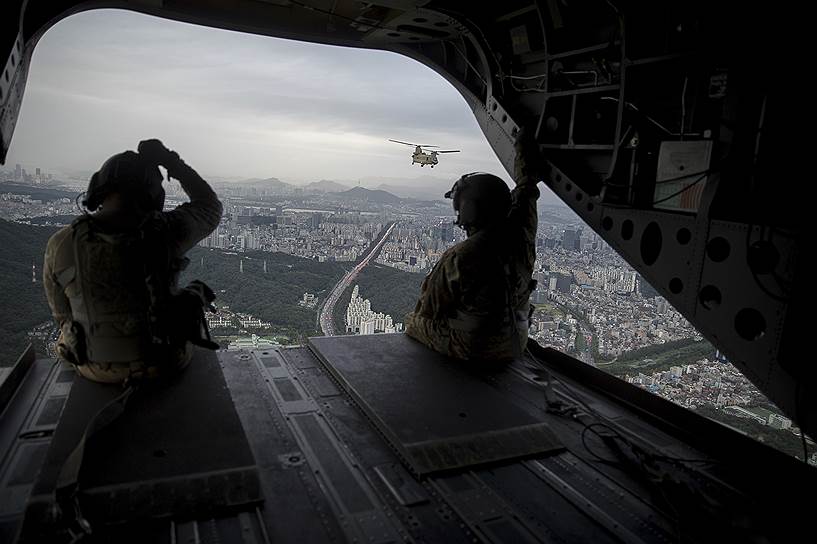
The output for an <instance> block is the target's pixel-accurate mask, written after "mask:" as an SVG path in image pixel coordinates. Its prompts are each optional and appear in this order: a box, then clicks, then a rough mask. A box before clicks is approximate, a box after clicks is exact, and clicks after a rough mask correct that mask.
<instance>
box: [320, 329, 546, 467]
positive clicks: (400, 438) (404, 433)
mask: <svg viewBox="0 0 817 544" xmlns="http://www.w3.org/2000/svg"><path fill="white" fill-rule="evenodd" d="M310 344H311V346H312V348H313V350H314V351H315V353H316V354H317V355H318V357H319V358H320V359H321V360H322V361H323V362H324V364H325V366H326V368H327V369H328V370H329V371H330V372H331V373H332V375H333V376H334V377H335V378H336V379H337V380H338V381H339V383H340V384H341V386H342V387H343V388H344V389H345V390H346V391H347V392H348V393H349V395H351V397H352V398H353V399H354V400H355V402H357V403H358V405H359V406H360V408H361V409H362V410H363V411H364V412H365V413H366V414H367V415H368V417H369V418H370V419H371V421H372V422H373V423H374V425H375V426H376V427H377V428H378V430H379V431H380V432H381V433H382V434H383V435H384V436H385V437H386V439H387V440H388V441H389V442H390V443H391V445H392V447H394V448H395V449H396V450H397V451H398V452H400V455H401V456H402V457H403V459H404V461H405V462H406V463H407V464H408V465H409V467H410V468H411V470H412V471H413V472H414V473H415V474H418V475H423V474H429V473H432V472H437V471H443V470H450V469H457V468H465V467H469V466H473V465H479V464H483V463H488V462H494V461H505V460H510V459H515V458H519V457H526V456H531V455H537V454H543V453H546V452H550V451H556V450H560V449H562V447H561V442H560V441H559V440H558V438H556V436H555V435H554V434H553V432H552V431H551V430H550V428H549V426H548V425H547V424H546V423H541V422H540V421H537V420H536V419H535V418H534V417H533V416H531V415H530V414H528V413H527V412H525V411H523V410H522V409H520V408H519V407H517V406H516V405H515V404H514V403H513V401H512V400H511V398H510V397H508V396H507V395H505V394H503V392H502V391H501V390H500V389H499V388H498V387H496V386H495V385H492V384H491V383H490V382H489V381H486V379H485V378H486V377H488V379H490V374H491V369H490V368H487V369H486V368H482V367H479V368H476V369H475V368H474V364H473V363H471V364H470V365H469V364H465V363H461V362H457V361H454V360H452V359H449V358H447V357H445V356H443V355H440V354H437V353H434V352H431V351H430V350H428V348H426V347H425V346H423V345H421V344H420V343H418V342H416V341H414V340H412V339H411V338H409V337H408V336H406V335H404V334H399V333H395V334H384V335H377V336H374V335H361V336H344V337H340V338H329V337H320V338H311V339H310ZM373 354H376V356H372V355H373ZM386 377H388V378H387V379H384V378H386ZM452 392H453V394H452Z"/></svg>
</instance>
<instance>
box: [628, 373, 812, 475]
mask: <svg viewBox="0 0 817 544" xmlns="http://www.w3.org/2000/svg"><path fill="white" fill-rule="evenodd" d="M624 379H625V380H626V381H627V382H629V383H632V384H634V385H637V386H639V387H641V388H642V389H646V390H648V391H650V392H651V393H654V394H656V395H659V396H661V397H663V398H665V399H667V400H671V401H672V402H675V403H676V404H680V405H681V406H684V407H686V408H690V409H696V408H698V407H702V406H710V407H713V408H715V409H717V410H722V411H723V412H724V413H726V414H730V415H733V416H736V417H740V418H743V419H749V420H752V421H755V422H756V423H759V424H760V425H766V426H768V427H770V428H772V429H778V430H785V431H790V432H791V433H792V434H793V435H795V436H794V437H792V439H793V440H796V441H799V440H800V429H798V428H797V427H795V426H794V425H793V422H792V420H791V419H789V418H787V417H786V416H784V415H782V414H780V413H779V412H777V411H773V410H770V409H769V408H764V406H769V407H771V405H770V404H769V402H768V400H767V399H766V397H764V396H763V394H762V393H760V391H758V390H757V389H756V388H755V387H754V385H752V383H751V382H749V380H748V379H746V377H745V376H744V375H743V374H741V373H740V372H738V370H737V369H736V368H735V367H734V366H733V365H731V364H729V363H728V362H726V361H721V360H717V359H716V360H710V359H701V360H700V361H698V362H697V363H695V364H690V365H684V366H673V367H670V369H669V370H663V371H660V372H655V373H652V374H642V373H637V374H634V375H628V376H625V377H624ZM809 463H810V464H814V465H817V454H813V455H811V457H810V458H809Z"/></svg>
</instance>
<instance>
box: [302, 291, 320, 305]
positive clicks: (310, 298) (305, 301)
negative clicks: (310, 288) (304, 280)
mask: <svg viewBox="0 0 817 544" xmlns="http://www.w3.org/2000/svg"><path fill="white" fill-rule="evenodd" d="M317 305H318V297H316V296H315V294H314V293H304V296H303V298H302V299H301V300H299V301H298V306H303V307H304V308H314V307H315V306H317Z"/></svg>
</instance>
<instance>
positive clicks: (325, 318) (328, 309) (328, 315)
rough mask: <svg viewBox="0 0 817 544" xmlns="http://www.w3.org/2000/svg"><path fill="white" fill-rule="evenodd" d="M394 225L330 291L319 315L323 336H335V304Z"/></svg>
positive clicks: (380, 245)
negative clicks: (333, 316)
mask: <svg viewBox="0 0 817 544" xmlns="http://www.w3.org/2000/svg"><path fill="white" fill-rule="evenodd" d="M395 225H396V223H392V224H391V225H390V226H389V228H387V229H386V232H385V233H384V234H383V236H382V237H381V238H380V240H378V241H377V244H375V246H374V247H373V248H372V249H371V251H369V253H367V254H366V256H365V257H363V259H362V260H361V261H360V262H359V263H358V264H357V265H355V267H354V268H353V269H352V270H350V271H349V272H347V273H346V274H345V275H344V276H343V277H342V278H341V279H340V281H338V283H336V284H335V287H334V288H333V289H332V292H331V293H329V296H328V297H327V298H326V302H325V303H324V304H323V307H322V308H321V311H320V313H319V314H318V315H319V318H318V319H319V322H320V326H321V331H322V332H323V334H324V336H335V334H336V332H335V322H334V320H333V319H332V314H333V313H334V311H335V304H337V302H338V299H339V298H340V296H341V295H342V294H343V292H344V291H345V290H346V288H347V287H349V285H350V284H351V283H352V282H353V281H355V278H357V275H358V274H360V271H361V270H363V269H364V268H366V265H368V264H369V261H370V260H371V259H372V258H373V257H374V256H376V255H377V253H378V252H379V251H380V248H381V247H383V244H384V243H385V242H386V239H388V237H389V235H390V234H391V231H392V230H393V229H394V226H395Z"/></svg>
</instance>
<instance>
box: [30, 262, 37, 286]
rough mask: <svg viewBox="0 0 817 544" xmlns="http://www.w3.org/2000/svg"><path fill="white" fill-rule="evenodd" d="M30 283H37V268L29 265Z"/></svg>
mask: <svg viewBox="0 0 817 544" xmlns="http://www.w3.org/2000/svg"><path fill="white" fill-rule="evenodd" d="M31 283H37V266H36V265H35V264H34V263H31Z"/></svg>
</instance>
